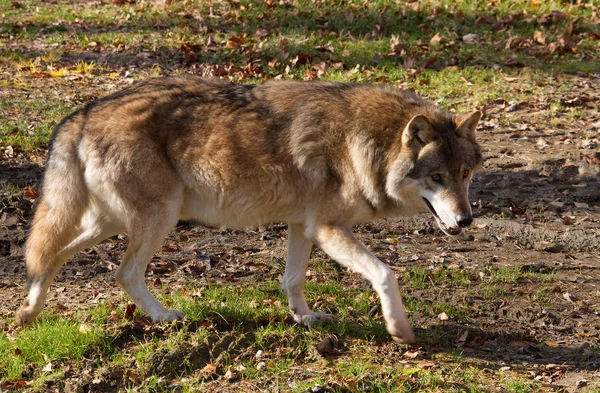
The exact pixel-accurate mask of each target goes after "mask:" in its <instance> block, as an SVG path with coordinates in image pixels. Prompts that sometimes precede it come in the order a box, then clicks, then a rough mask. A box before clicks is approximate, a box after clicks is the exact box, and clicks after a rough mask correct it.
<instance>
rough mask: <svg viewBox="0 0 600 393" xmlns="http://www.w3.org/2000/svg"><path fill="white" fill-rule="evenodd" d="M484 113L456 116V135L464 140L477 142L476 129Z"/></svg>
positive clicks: (476, 112)
mask: <svg viewBox="0 0 600 393" xmlns="http://www.w3.org/2000/svg"><path fill="white" fill-rule="evenodd" d="M482 116H483V113H481V111H475V112H471V113H465V114H462V115H454V118H453V120H454V124H455V125H456V133H457V134H458V136H460V137H463V138H469V139H470V140H472V141H473V142H474V141H475V128H476V127H477V123H479V120H481V117H482Z"/></svg>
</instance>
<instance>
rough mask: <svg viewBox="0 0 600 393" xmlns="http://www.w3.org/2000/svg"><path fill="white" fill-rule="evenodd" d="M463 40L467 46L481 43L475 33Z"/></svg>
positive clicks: (467, 35)
mask: <svg viewBox="0 0 600 393" xmlns="http://www.w3.org/2000/svg"><path fill="white" fill-rule="evenodd" d="M462 40H463V42H464V43H465V44H474V43H476V42H479V36H478V35H477V34H473V33H471V34H466V35H464V36H463V38H462Z"/></svg>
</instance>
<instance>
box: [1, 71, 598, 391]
mask: <svg viewBox="0 0 600 393" xmlns="http://www.w3.org/2000/svg"><path fill="white" fill-rule="evenodd" d="M563 77H564V78H567V79H569V84H570V86H571V89H570V90H569V91H566V92H565V91H562V92H554V91H552V78H549V79H548V86H547V92H548V97H550V96H552V97H553V99H556V96H557V95H558V96H560V97H561V98H560V99H561V101H563V102H565V103H567V105H571V106H578V107H580V109H581V111H582V116H581V117H579V118H578V119H575V120H572V119H566V120H565V121H564V122H560V120H561V116H566V115H565V114H564V113H563V114H561V113H555V112H551V111H550V109H549V104H548V98H547V97H543V96H542V97H539V100H538V101H537V102H526V103H506V102H503V101H501V100H498V101H497V102H494V103H491V104H490V105H489V106H488V107H487V108H485V109H486V112H487V114H486V117H485V118H484V121H483V122H482V123H481V125H480V127H479V130H478V131H479V139H480V142H481V144H482V146H483V149H484V154H485V156H486V158H487V160H486V163H485V165H484V169H483V170H482V171H481V173H480V174H478V175H477V177H476V179H475V181H474V183H473V185H472V190H471V196H472V198H471V199H472V201H473V206H474V215H475V217H476V219H475V222H474V225H473V226H472V227H471V228H470V229H469V230H468V231H466V233H463V234H462V235H460V236H459V237H457V238H447V237H444V236H443V235H442V234H441V232H440V231H439V230H438V229H437V228H435V227H434V223H433V220H432V219H431V218H430V217H428V216H427V215H422V216H419V217H416V218H408V219H388V220H382V221H378V222H375V223H366V224H363V225H360V226H358V227H357V228H356V230H355V232H356V235H357V236H358V237H359V238H360V239H361V240H362V241H364V242H365V243H366V244H367V245H368V246H369V247H370V248H371V249H372V250H373V251H374V252H375V253H376V254H377V255H378V256H379V257H380V258H381V259H382V260H384V261H386V262H387V263H389V264H390V265H391V266H392V267H393V269H394V270H395V271H396V272H397V273H398V277H399V280H400V285H401V286H402V285H403V284H404V287H406V286H407V285H406V284H407V282H406V276H405V275H403V273H404V272H406V271H407V269H414V268H415V267H416V266H423V267H431V266H437V267H440V268H443V269H444V270H445V271H446V272H448V273H447V274H448V275H449V276H451V275H452V274H453V272H459V271H461V272H465V271H466V272H471V275H470V277H471V278H472V280H471V281H472V283H471V284H470V285H471V287H472V288H471V289H472V290H471V291H469V292H468V294H466V295H465V289H464V288H453V287H445V286H444V285H443V284H441V285H439V286H433V287H432V286H429V287H425V288H424V289H418V290H411V291H410V292H406V291H405V294H404V297H405V299H408V301H410V299H419V300H421V301H429V300H430V301H438V302H439V301H440V300H442V301H445V302H448V303H449V304H460V305H461V306H466V307H467V308H470V309H471V310H472V311H473V312H472V313H471V314H470V315H469V317H468V319H466V320H465V319H463V320H461V321H460V322H459V323H457V321H456V320H454V321H453V318H449V319H448V320H441V319H440V318H439V317H436V316H427V315H423V314H422V313H420V312H419V311H418V310H416V311H414V312H412V313H411V315H410V318H411V321H412V323H413V325H414V327H415V328H416V332H417V336H418V337H419V339H420V343H419V345H418V346H417V348H419V349H417V351H418V352H419V356H423V357H424V358H427V357H428V356H429V355H431V354H432V353H437V352H448V353H451V352H452V351H453V350H456V349H458V350H460V351H461V352H462V354H463V356H466V357H468V358H469V359H472V360H473V362H475V363H477V364H480V365H481V367H482V370H484V372H485V370H486V369H491V370H498V369H501V368H504V369H510V368H513V369H518V370H522V372H523V373H530V374H531V377H532V378H535V379H537V380H538V381H541V382H542V383H543V385H542V386H545V387H546V388H548V389H550V390H556V391H560V390H561V389H567V390H569V391H574V390H578V386H579V387H580V388H581V389H584V390H585V389H593V388H597V389H600V372H599V371H598V369H599V368H600V348H599V347H598V345H599V343H600V315H599V314H600V263H599V262H600V257H599V253H600V229H599V228H600V225H599V220H600V182H599V178H598V174H599V172H600V154H599V153H598V143H599V140H598V139H599V137H598V135H599V130H600V115H599V113H598V106H599V102H600V101H599V97H600V89H598V86H599V79H598V76H594V75H587V76H563ZM551 117H553V118H556V119H558V120H559V121H558V122H557V123H556V126H554V127H552V128H550V127H547V126H546V125H547V124H548V120H549V119H550V118H551ZM42 167H43V162H40V163H35V162H31V161H29V160H26V159H23V158H20V157H18V156H16V157H7V156H4V157H3V158H2V160H0V176H2V177H8V178H10V179H11V182H12V183H14V184H17V185H19V186H21V187H26V186H31V185H33V184H35V183H36V182H38V181H39V180H40V178H41V175H42V170H43V168H42ZM2 202H3V204H4V206H5V207H4V209H3V212H2V214H3V215H4V216H3V218H2V225H1V226H0V313H2V314H12V313H14V311H15V310H16V309H17V307H18V306H19V304H20V303H21V301H22V300H23V298H24V286H25V270H24V264H23V257H22V247H23V244H24V236H25V235H24V234H25V231H26V225H27V224H26V223H27V222H28V221H29V219H30V217H31V212H32V200H29V199H27V198H26V197H16V196H14V195H12V194H10V193H9V192H4V191H3V194H2ZM285 237H286V229H285V226H284V225H281V224H277V225H273V226H270V227H267V228H253V229H248V230H236V231H232V230H226V229H209V228H205V227H202V226H197V227H195V226H190V225H186V224H182V225H180V226H179V227H178V228H177V229H176V230H175V231H174V232H173V233H172V234H171V235H170V236H169V238H168V239H167V240H166V242H165V246H164V247H163V249H162V250H161V251H159V253H158V254H157V256H156V257H155V258H154V260H153V261H152V264H151V266H150V268H149V273H148V280H149V281H151V282H154V283H155V284H156V283H157V282H162V283H174V284H177V283H178V282H184V281H185V280H187V279H189V277H194V278H195V279H196V280H197V281H198V283H199V284H202V283H223V285H229V284H231V283H234V282H239V283H244V284H248V285H251V283H252V282H253V281H261V282H262V281H264V280H277V279H278V278H279V276H280V275H281V274H282V271H283V270H282V263H283V258H284V255H285ZM390 238H397V239H398V242H397V244H396V243H395V241H390V240H389V239H390ZM125 247H126V236H125V235H122V236H120V237H118V238H116V237H115V238H112V239H110V240H109V241H107V242H105V243H103V244H100V245H98V246H96V247H94V248H92V249H89V250H87V251H85V252H83V253H80V254H78V255H77V256H76V257H75V258H74V259H73V260H71V261H70V262H69V263H68V264H67V265H66V266H65V267H64V268H63V269H62V270H61V272H60V274H59V276H58V278H57V280H56V282H55V284H54V286H53V288H52V292H51V295H50V297H49V299H48V302H47V308H48V310H50V312H65V310H74V309H81V308H90V307H94V305H95V304H97V303H98V302H103V301H105V299H107V298H108V299H110V298H111V297H114V296H116V295H119V294H120V293H121V291H120V289H119V288H118V287H117V286H116V285H115V283H114V279H113V276H112V271H113V270H114V268H115V267H116V266H117V264H118V263H119V260H120V258H121V257H122V255H123V252H124V250H125ZM198 255H201V256H202V257H201V258H199V257H198ZM199 261H200V262H199ZM207 261H208V262H207ZM258 261H259V262H258ZM199 263H200V264H201V263H209V264H210V266H211V269H210V270H206V269H205V268H204V267H202V266H199ZM490 266H511V267H513V266H517V267H519V268H520V269H521V271H522V272H523V273H527V274H524V275H523V276H522V277H519V278H518V279H517V280H516V281H514V282H506V283H502V284H500V286H501V288H500V291H499V292H498V293H499V295H498V296H497V297H494V296H489V294H488V295H486V292H485V291H486V285H485V282H486V277H485V274H484V273H483V272H484V270H485V268H486V267H490ZM342 277H343V278H342V279H343V282H344V285H348V286H349V287H364V288H367V284H366V282H365V281H364V280H363V279H362V278H361V277H359V276H358V275H356V274H353V273H349V272H347V273H344V274H343V275H342ZM326 279H327V277H320V276H319V275H318V274H316V273H313V274H312V275H311V276H309V277H308V280H317V281H318V280H326ZM433 279H434V278H431V280H433ZM542 296H543V297H544V299H545V300H544V301H541V300H540V298H541V297H542ZM465 321H467V322H465ZM218 329H219V328H217V330H218ZM223 329H224V331H223V332H222V333H223V334H225V333H226V327H224V328H223ZM432 331H436V332H438V335H439V336H438V338H437V339H436V340H434V341H433V342H434V343H435V344H432V342H431V341H430V342H428V341H427V340H428V337H431V335H430V333H431V332H432ZM439 337H441V338H439ZM341 339H343V338H341ZM377 351H379V355H380V356H386V357H388V358H393V357H395V356H396V357H402V356H403V353H404V350H401V349H399V348H398V347H397V346H395V345H393V344H391V343H385V342H384V343H382V345H381V346H379V347H378V349H377ZM404 355H406V354H404ZM163 360H164V359H163ZM180 360H181V359H180ZM157 362H158V361H157ZM161 364H162V363H160V362H158V363H157V364H156V365H155V369H152V371H153V372H160V370H161V367H163V366H161ZM163 368H164V367H163ZM157 370H158V371H157ZM163 371H164V370H163ZM117 374H118V373H117ZM122 376H123V374H122V373H121V374H119V377H122ZM582 381H585V382H582ZM581 389H579V390H581ZM563 391H564V390H563Z"/></svg>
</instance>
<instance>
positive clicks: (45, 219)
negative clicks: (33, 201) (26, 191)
mask: <svg viewBox="0 0 600 393" xmlns="http://www.w3.org/2000/svg"><path fill="white" fill-rule="evenodd" d="M42 198H43V197H42ZM50 210H51V208H50V207H49V205H48V203H47V202H46V201H45V200H44V199H42V201H41V202H40V204H39V206H38V208H37V210H36V214H35V218H34V223H33V225H32V229H31V233H30V236H29V239H28V240H27V245H26V252H25V261H26V265H27V273H28V278H27V283H28V288H29V289H28V295H27V298H26V299H25V301H24V303H23V305H22V306H21V308H19V310H18V311H17V314H16V323H17V325H23V324H25V323H28V322H31V321H32V320H34V319H35V317H36V316H37V315H38V314H39V313H40V312H41V311H42V309H43V308H44V303H45V301H46V296H47V295H48V290H49V288H50V285H51V284H52V282H53V281H54V277H55V276H56V274H57V272H58V271H59V269H60V268H61V266H62V265H64V263H65V262H66V261H68V260H69V259H70V258H71V257H72V256H73V255H75V254H76V253H77V252H79V251H81V250H83V249H85V248H88V247H91V246H93V245H95V244H97V243H99V242H101V241H102V240H105V239H106V238H108V237H110V236H113V235H116V234H118V233H119V232H120V230H119V228H118V227H117V226H116V225H115V224H114V223H113V222H111V221H110V220H108V219H107V217H106V216H104V215H102V214H101V213H100V212H99V211H98V210H97V209H96V206H95V205H91V206H89V207H88V208H87V209H86V210H85V212H84V213H83V214H82V215H81V217H80V218H79V220H80V223H79V224H77V225H73V227H74V228H71V227H70V226H68V225H66V226H65V225H60V224H58V223H57V221H56V219H55V218H56V217H54V216H53V215H54V213H53V212H51V211H50ZM62 213H63V214H68V213H66V212H62ZM71 218H72V217H71ZM61 219H62V221H63V222H64V220H67V221H69V217H62V218H61ZM73 221H75V220H73ZM57 224H58V225H57Z"/></svg>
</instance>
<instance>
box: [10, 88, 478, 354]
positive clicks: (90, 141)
mask: <svg viewBox="0 0 600 393" xmlns="http://www.w3.org/2000/svg"><path fill="white" fill-rule="evenodd" d="M481 115H482V114H481V112H479V111H476V112H472V113H467V114H453V113H450V112H448V111H445V110H444V109H442V108H440V107H438V106H436V105H434V104H433V103H431V102H429V101H427V100H425V99H422V98H420V97H418V96H417V95H416V94H414V93H412V92H409V91H402V90H400V89H397V88H392V87H387V86H377V85H363V84H347V83H327V82H292V81H288V82H284V81H280V82H265V83H262V84H256V85H241V84H235V83H230V82H226V81H222V80H218V79H201V78H196V77H166V78H156V79H150V80H146V81H143V82H141V83H137V84H134V85H132V86H130V87H128V88H126V89H124V90H122V91H120V92H117V93H115V94H112V95H110V96H108V97H106V98H102V99H99V100H96V101H94V102H91V103H89V104H87V105H85V106H84V107H83V108H81V109H79V110H77V111H76V112H74V113H73V114H71V115H70V116H68V117H66V118H65V119H64V120H63V121H62V122H61V123H60V124H59V125H58V126H57V127H56V129H55V131H54V132H53V135H52V137H51V143H50V148H49V155H48V160H47V164H46V169H45V177H44V180H43V186H42V193H41V196H40V198H39V201H38V205H37V208H36V211H35V214H34V217H33V222H32V224H31V229H30V233H29V236H28V239H27V242H26V247H25V262H26V267H27V274H28V295H27V297H26V299H25V301H24V303H23V305H22V306H21V307H20V309H19V310H18V311H17V314H16V318H15V320H16V323H17V324H24V323H27V322H30V321H32V320H33V319H34V318H35V317H36V316H37V315H38V314H39V313H40V311H41V310H42V308H43V307H44V302H45V298H46V295H47V293H48V290H49V287H50V285H51V283H52V281H53V279H54V277H55V275H56V273H57V271H58V270H59V269H60V267H61V266H62V265H63V264H64V263H65V262H66V261H67V260H68V259H69V258H71V257H72V256H73V255H74V254H75V253H77V252H78V251H80V250H82V249H85V248H87V247H91V246H93V245H94V244H96V243H98V242H100V241H102V240H104V239H106V238H108V237H111V236H114V235H116V234H119V233H121V232H127V233H128V234H129V244H128V248H127V252H126V254H125V256H124V258H123V261H122V262H121V263H120V266H119V268H118V269H117V270H116V281H117V282H118V283H119V284H120V286H121V287H122V288H123V290H124V291H125V292H126V293H127V295H128V296H129V297H130V298H131V299H132V300H133V302H134V303H135V304H136V305H137V306H138V307H139V308H140V309H141V310H143V311H144V312H145V313H147V314H148V315H149V316H150V317H151V318H152V319H153V320H154V321H156V322H162V321H173V320H179V319H182V318H183V317H184V314H183V313H181V312H179V311H177V310H167V309H166V308H165V307H163V305H162V304H161V303H159V302H158V300H157V299H156V298H155V297H154V296H153V295H152V294H151V293H150V292H149V290H148V288H147V286H146V283H145V280H144V273H145V270H146V265H147V264H148V262H149V260H150V258H151V257H152V256H153V254H154V252H155V251H156V249H157V248H159V247H160V245H161V244H162V242H163V240H164V238H165V236H166V235H167V234H168V233H169V232H170V231H171V230H172V229H173V228H174V227H175V225H176V224H177V222H178V221H180V220H194V221H198V222H201V223H204V224H207V225H213V226H228V227H238V228H239V227H247V226H257V225H262V224H267V223H271V222H286V223H287V224H288V249H287V261H286V265H285V273H284V275H283V279H282V289H283V290H284V291H285V293H286V294H287V297H288V300H289V307H290V310H291V314H292V316H293V318H294V320H295V321H297V322H298V323H302V324H304V325H307V326H312V325H314V324H316V323H321V322H327V321H330V320H331V319H332V316H331V315H329V314H326V313H322V312H313V311H312V310H311V309H310V308H309V306H308V304H307V302H306V300H305V297H304V293H303V285H304V280H305V272H306V269H307V265H308V262H309V256H310V253H311V249H312V247H313V245H317V246H318V247H320V248H321V249H322V250H323V251H324V252H325V253H326V254H328V255H329V256H330V257H331V258H332V259H333V260H335V261H337V262H338V263H340V264H341V265H343V266H346V267H348V268H350V269H352V270H353V271H355V272H358V273H360V274H361V275H363V276H364V277H365V278H367V279H368V280H369V281H370V282H371V284H372V286H373V288H374V290H375V291H376V292H377V294H378V295H379V297H380V300H381V306H382V314H383V317H384V319H385V323H386V328H387V330H388V332H389V333H390V334H391V336H392V337H393V338H394V339H396V340H397V341H399V342H402V343H412V342H414V340H415V336H414V333H413V330H412V328H411V326H410V323H409V321H408V318H407V315H406V312H405V309H404V306H403V303H402V300H401V297H400V290H399V286H398V281H397V279H396V277H395V275H394V273H393V272H392V270H391V269H390V268H389V267H388V266H387V265H386V264H384V263H383V262H381V261H380V260H379V259H378V258H377V257H376V256H375V255H374V254H373V253H371V252H370V251H369V250H368V249H367V248H366V247H365V246H364V245H363V244H361V243H360V242H358V241H357V240H356V239H355V237H354V236H353V235H352V226H353V225H354V224H356V223H359V222H362V221H367V220H373V219H377V218H380V217H389V216H406V215H410V214H414V213H416V212H420V211H430V212H431V214H432V215H433V217H434V218H435V220H436V221H437V224H438V225H439V227H440V229H441V230H442V231H443V232H444V233H446V234H448V235H457V234H459V233H460V232H461V229H462V228H464V227H467V226H468V225H470V224H471V222H472V214H471V207H470V203H469V200H468V190H469V183H470V181H471V179H472V176H473V173H474V171H476V170H477V169H478V168H479V167H480V165H481V162H482V154H481V149H480V147H479V145H478V144H477V142H476V140H475V128H476V125H477V123H478V121H479V120H480V118H481Z"/></svg>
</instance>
